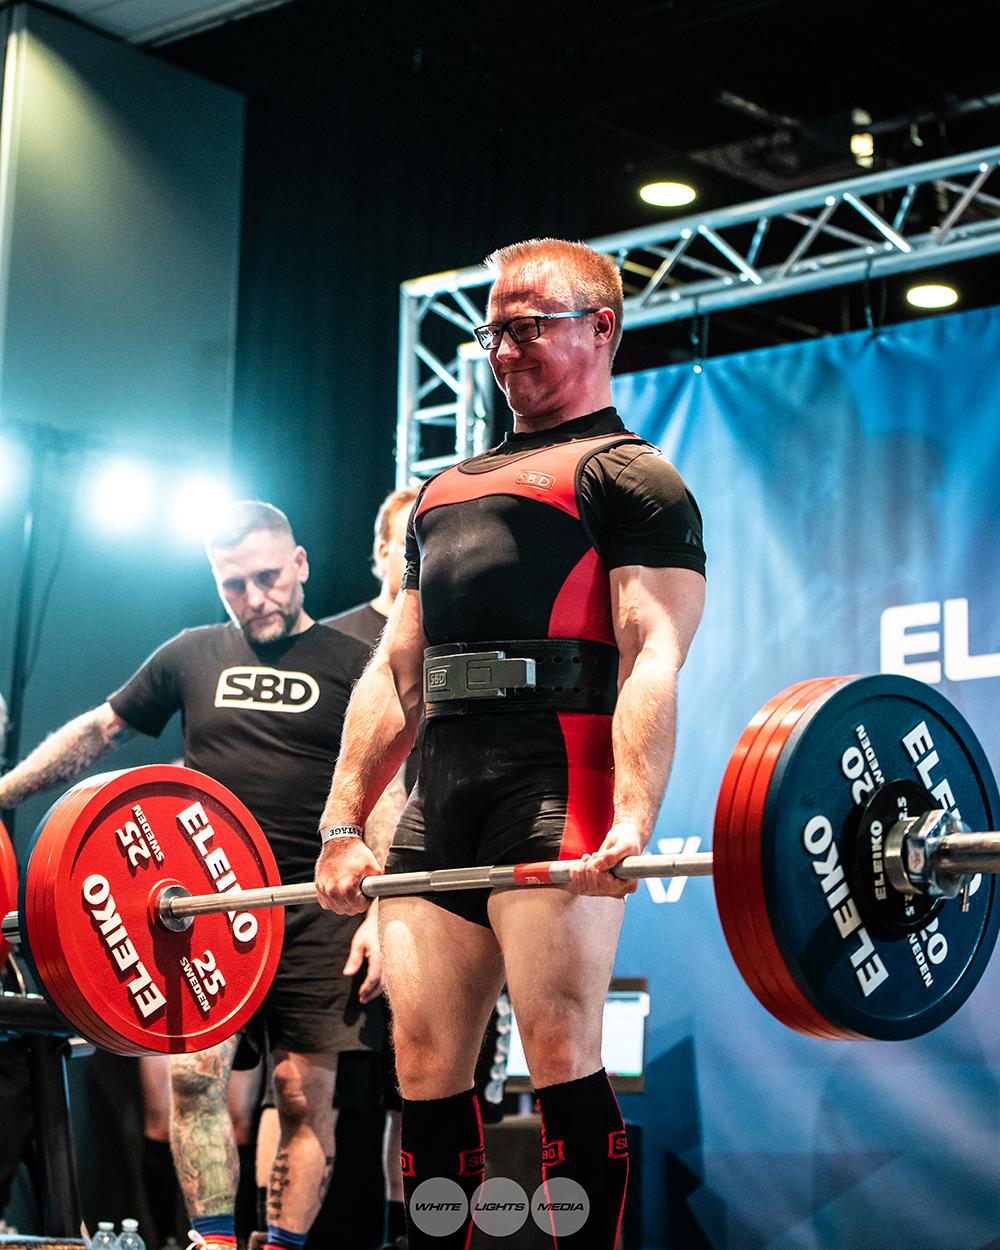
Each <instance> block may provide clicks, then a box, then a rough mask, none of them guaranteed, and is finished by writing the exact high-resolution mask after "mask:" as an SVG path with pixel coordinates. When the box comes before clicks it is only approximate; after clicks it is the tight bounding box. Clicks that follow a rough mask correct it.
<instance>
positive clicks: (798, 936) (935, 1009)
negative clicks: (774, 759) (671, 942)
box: [761, 676, 1000, 1041]
mask: <svg viewBox="0 0 1000 1250" xmlns="http://www.w3.org/2000/svg"><path fill="white" fill-rule="evenodd" d="M890 780H910V781H916V782H918V783H919V784H920V785H921V786H922V787H923V788H925V789H928V790H930V791H931V795H932V798H933V800H934V803H935V805H936V806H941V807H947V808H952V807H953V806H957V810H958V814H960V816H961V818H962V819H963V820H964V821H965V822H966V823H967V824H968V825H969V826H970V827H971V828H972V829H974V830H977V831H980V830H991V829H995V828H996V825H997V818H998V813H1000V793H998V790H997V785H996V781H995V779H994V777H993V774H992V772H991V770H990V766H989V762H988V760H987V758H986V754H985V752H984V751H983V748H982V746H981V745H980V743H979V741H978V740H977V738H976V736H975V734H974V733H973V732H972V729H971V728H970V726H969V724H968V723H967V721H966V720H965V718H964V717H963V716H962V715H961V713H960V712H959V711H958V710H957V709H956V708H955V707H954V706H953V705H952V704H951V703H949V702H948V700H947V699H945V698H944V697H943V696H942V695H940V694H939V693H938V692H937V691H936V690H933V689H932V688H931V687H929V686H927V685H925V684H924V683H922V682H918V681H914V680H913V679H912V678H908V677H901V676H877V677H860V678H857V679H856V680H854V681H851V682H848V683H847V684H846V685H845V686H843V687H841V688H840V689H839V690H836V691H835V692H834V693H833V694H832V695H831V696H830V697H829V698H828V699H827V700H826V701H825V702H823V703H822V704H821V705H820V706H819V707H818V708H817V709H816V710H815V712H810V713H807V714H806V715H805V716H803V717H802V719H801V721H800V722H799V724H798V725H797V726H796V727H795V729H794V731H793V732H792V733H791V734H790V735H789V738H788V741H787V742H786V743H785V746H784V748H783V749H782V752H781V756H780V757H779V759H778V763H777V765H776V766H775V769H774V773H773V778H772V780H771V783H770V786H769V791H768V797H767V803H766V806H765V811H764V819H763V824H762V829H761V856H762V866H763V875H764V890H765V899H766V902H767V907H768V912H769V915H770V918H771V924H772V927H773V930H774V934H775V937H776V939H777V942H778V947H779V950H780V953H781V956H782V958H783V959H784V961H785V963H786V965H787V968H788V971H789V973H790V974H791V976H792V978H793V979H794V981H795V982H796V984H797V985H798V986H799V988H800V989H801V991H802V993H803V994H804V996H805V997H806V998H807V999H808V1000H809V1001H810V1002H811V1003H813V1005H814V1006H815V1007H816V1009H817V1010H818V1011H819V1012H820V1014H821V1015H822V1016H823V1017H825V1019H827V1020H829V1021H830V1022H831V1024H833V1025H834V1026H835V1027H836V1028H838V1029H843V1030H846V1031H849V1032H852V1033H855V1034H859V1035H861V1036H863V1037H869V1038H875V1039H882V1040H893V1041H895V1040H900V1039H904V1038H909V1037H918V1036H920V1035H922V1034H924V1033H928V1032H930V1031H931V1030H932V1029H934V1028H937V1027H938V1026H939V1025H940V1024H943V1023H944V1021H945V1020H947V1019H949V1017H950V1016H952V1015H953V1014H954V1013H955V1012H956V1011H957V1010H958V1008H959V1007H960V1006H961V1005H962V1003H963V1002H965V1000H966V998H968V996H969V995H970V994H971V993H972V991H973V989H974V988H975V986H976V984H977V982H978V981H979V978H980V977H981V976H982V974H983V972H984V971H985V969H986V966H987V963H988V962H989V958H990V955H991V953H992V950H993V947H994V945H995V943H996V940H997V933H998V929H1000V906H998V900H997V897H996V878H995V877H993V876H984V877H983V878H982V879H981V883H980V886H979V888H978V889H977V890H976V892H975V893H974V894H973V895H972V897H971V899H970V906H969V910H968V911H967V912H965V913H963V912H962V911H961V908H960V904H959V901H958V900H957V899H950V900H948V901H947V902H946V903H945V904H944V905H943V906H942V908H941V910H940V912H939V914H938V915H937V916H935V917H934V918H933V919H932V920H931V921H930V922H929V925H928V928H927V929H925V930H921V931H919V932H917V933H912V934H905V933H899V934H892V935H890V936H888V937H887V936H885V935H884V934H878V933H876V932H874V931H869V929H868V927H867V926H866V925H864V923H863V921H862V918H861V915H860V911H859V910H858V907H857V904H856V902H855V895H857V894H858V892H859V891H860V890H862V889H865V888H866V887H865V885H864V883H863V882H861V881H855V880H853V857H852V851H853V839H854V836H855V834H856V831H857V825H858V819H859V813H858V810H857V809H858V807H859V806H860V805H861V804H863V803H864V802H865V801H866V800H867V799H868V798H869V797H870V795H871V793H872V792H874V789H875V787H876V785H877V784H879V783H882V782H886V781H890ZM946 787H947V788H946ZM935 791H937V793H936V795H935V793H934V792H935ZM949 791H950V793H949ZM951 795H953V796H954V803H953V802H952V801H951Z"/></svg>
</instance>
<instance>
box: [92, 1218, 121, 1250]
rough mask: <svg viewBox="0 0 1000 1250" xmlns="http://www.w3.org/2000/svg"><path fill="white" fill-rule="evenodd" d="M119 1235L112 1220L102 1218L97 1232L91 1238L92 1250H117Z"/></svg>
mask: <svg viewBox="0 0 1000 1250" xmlns="http://www.w3.org/2000/svg"><path fill="white" fill-rule="evenodd" d="M117 1245H118V1235H117V1234H116V1232H115V1226H114V1224H112V1223H111V1221H110V1220H101V1222H100V1223H99V1224H98V1225H97V1232H96V1233H94V1235H93V1237H91V1239H90V1250H116V1247H117Z"/></svg>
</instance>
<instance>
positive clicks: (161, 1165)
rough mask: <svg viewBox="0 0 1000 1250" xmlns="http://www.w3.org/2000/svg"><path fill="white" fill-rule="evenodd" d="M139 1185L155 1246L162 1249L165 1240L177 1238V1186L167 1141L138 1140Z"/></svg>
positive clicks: (146, 1138)
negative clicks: (147, 1212)
mask: <svg viewBox="0 0 1000 1250" xmlns="http://www.w3.org/2000/svg"><path fill="white" fill-rule="evenodd" d="M142 1183H143V1185H144V1186H145V1188H146V1205H147V1206H148V1208H149V1214H150V1218H151V1219H152V1221H153V1227H154V1229H155V1230H156V1245H157V1246H162V1245H163V1244H164V1243H165V1242H166V1241H167V1239H168V1238H170V1237H176V1236H177V1201H178V1196H179V1187H178V1184H177V1173H176V1172H175V1171H174V1159H173V1155H171V1153H170V1143H169V1142H166V1141H156V1140H154V1139H153V1138H152V1137H144V1138H143V1139H142ZM150 1250H153V1248H152V1247H151V1248H150Z"/></svg>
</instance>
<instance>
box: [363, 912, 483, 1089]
mask: <svg viewBox="0 0 1000 1250" xmlns="http://www.w3.org/2000/svg"><path fill="white" fill-rule="evenodd" d="M379 934H380V938H381V943H382V973H383V980H384V982H385V986H386V990H387V992H388V994H389V1002H390V1004H391V1005H392V1020H393V1036H394V1038H395V1042H396V1073H397V1076H398V1079H399V1086H400V1089H401V1090H402V1093H403V1097H404V1098H410V1099H420V1100H424V1099H429V1098H447V1097H449V1096H450V1095H452V1094H460V1093H462V1092H464V1091H465V1090H467V1089H471V1088H472V1085H473V1075H474V1072H475V1067H476V1059H477V1057H478V1055H479V1050H480V1047H481V1045H482V1041H483V1033H484V1031H485V1029H486V1024H487V1021H488V1020H489V1018H490V1012H491V1011H492V1010H493V1005H494V1003H495V1002H496V997H497V995H498V994H499V992H500V989H501V986H502V985H503V979H504V974H503V964H502V961H501V958H500V948H499V946H498V944H497V940H496V938H495V937H494V935H493V933H492V932H491V930H489V929H485V928H483V926H482V925H478V924H473V923H472V922H471V921H468V920H463V919H462V918H461V917H459V916H456V915H454V914H453V913H452V912H448V911H445V910H444V909H443V908H441V907H438V906H436V904H434V903H432V902H430V901H428V900H427V899H424V898H394V899H389V898H383V899H381V900H380V902H379Z"/></svg>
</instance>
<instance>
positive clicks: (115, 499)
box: [85, 457, 156, 534]
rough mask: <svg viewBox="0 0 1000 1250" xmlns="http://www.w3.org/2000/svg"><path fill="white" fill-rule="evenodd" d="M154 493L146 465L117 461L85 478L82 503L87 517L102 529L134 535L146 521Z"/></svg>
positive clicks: (117, 459)
mask: <svg viewBox="0 0 1000 1250" xmlns="http://www.w3.org/2000/svg"><path fill="white" fill-rule="evenodd" d="M155 490H156V488H155V484H154V482H153V475H152V472H151V471H150V469H149V468H148V467H147V466H146V465H144V464H142V463H141V462H140V461H137V460H130V459H126V458H125V457H117V458H115V459H113V460H108V461H105V463H104V464H102V465H101V466H100V467H98V468H97V469H96V470H95V471H94V472H93V473H92V474H90V475H88V477H87V480H86V485H85V491H86V500H85V503H86V507H87V511H88V513H89V515H90V517H91V518H92V520H93V521H94V522H95V523H96V524H97V525H99V526H100V527H101V529H105V530H111V531H113V532H114V533H118V534H125V533H133V532H135V531H136V530H138V529H141V527H142V526H143V525H144V524H145V523H146V521H148V519H149V516H150V513H151V511H152V505H153V500H154V495H155Z"/></svg>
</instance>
